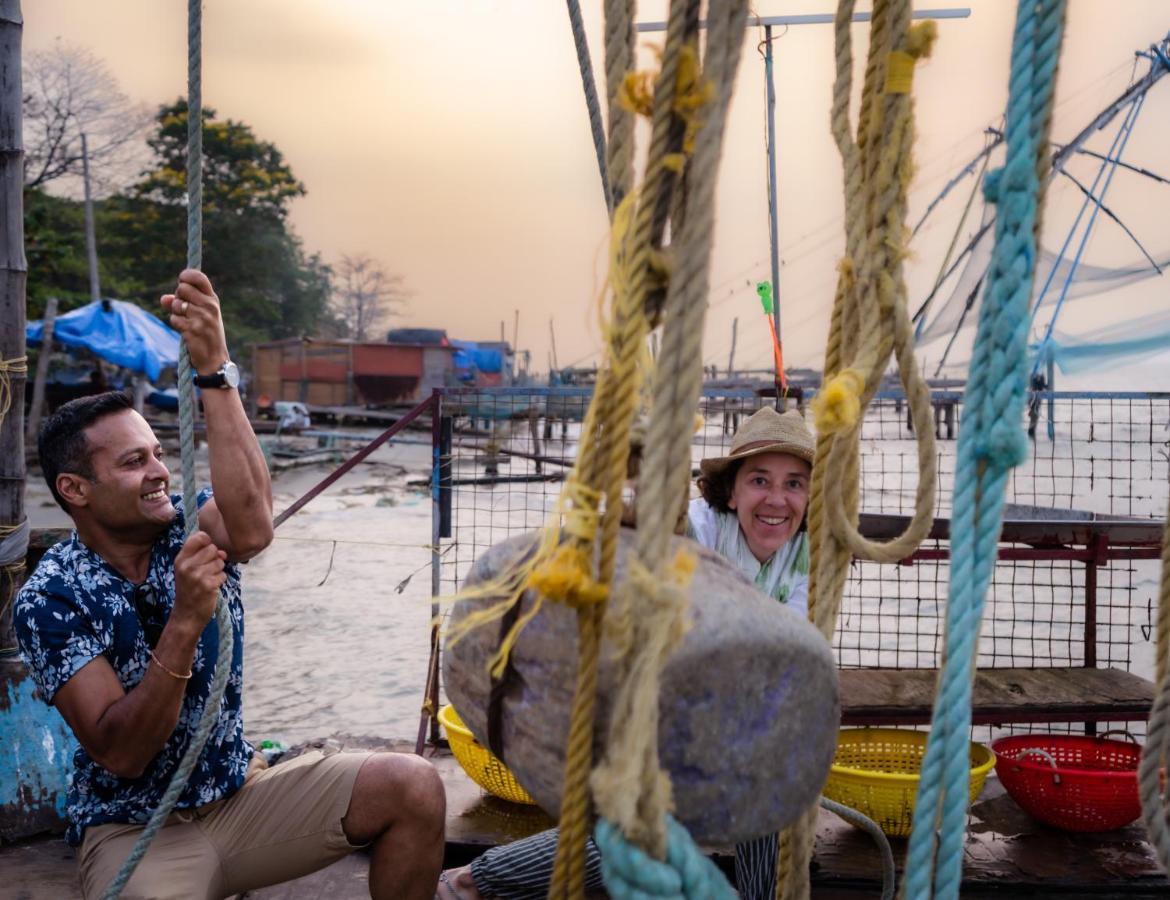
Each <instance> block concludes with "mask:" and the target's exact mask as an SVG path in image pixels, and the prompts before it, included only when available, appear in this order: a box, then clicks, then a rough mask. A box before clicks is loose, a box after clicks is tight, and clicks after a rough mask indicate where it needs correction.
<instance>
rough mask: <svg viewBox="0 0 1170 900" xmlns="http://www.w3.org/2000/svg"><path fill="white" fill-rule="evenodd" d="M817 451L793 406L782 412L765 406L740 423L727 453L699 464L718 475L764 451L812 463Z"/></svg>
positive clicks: (710, 472)
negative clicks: (742, 460) (783, 454)
mask: <svg viewBox="0 0 1170 900" xmlns="http://www.w3.org/2000/svg"><path fill="white" fill-rule="evenodd" d="M815 452H816V441H815V440H814V439H813V435H812V432H811V431H809V428H808V426H807V425H805V424H804V418H803V417H802V416H801V414H800V413H799V412H797V411H796V410H794V409H790V410H789V411H788V412H786V413H784V414H781V413H778V412H776V410H774V409H772V407H770V406H765V407H762V408H761V409H758V410H756V412H754V413H752V414H751V415H750V416H749V417H748V418H747V420H746V421H745V422H744V423H743V424H742V425H740V426H739V428H738V429H737V430H736V432H735V434H734V435H733V436H732V438H731V452H730V453H729V454H727V456H716V457H712V458H711V459H704V460H702V461H701V462H700V463H699V470H700V471H701V472H702V473H703V474H704V475H707V476H712V475H718V474H720V473H721V472H723V470H724V469H726V468H727V467H728V466H730V465H731V464H732V463H733V462H735V461H736V460H739V459H746V458H747V457H749V456H758V455H759V454H761V453H788V454H790V455H791V456H795V457H796V458H797V459H803V460H804V461H805V462H806V463H808V464H809V465H810V466H811V465H812V463H813V456H814V454H815Z"/></svg>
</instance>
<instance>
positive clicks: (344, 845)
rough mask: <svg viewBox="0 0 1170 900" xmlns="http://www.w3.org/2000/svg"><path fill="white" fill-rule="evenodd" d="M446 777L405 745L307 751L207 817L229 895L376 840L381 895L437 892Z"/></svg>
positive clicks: (374, 883) (373, 875)
mask: <svg viewBox="0 0 1170 900" xmlns="http://www.w3.org/2000/svg"><path fill="white" fill-rule="evenodd" d="M445 805H446V804H445V798H444V795H443V785H442V782H441V781H440V780H439V776H438V774H437V773H436V772H435V770H434V767H433V766H432V765H431V764H430V763H428V762H427V761H426V760H424V759H421V758H419V757H416V756H409V755H406V754H400V753H344V752H343V753H332V754H330V755H327V756H326V755H323V754H321V753H319V752H316V751H314V752H311V753H306V754H305V755H304V756H300V757H298V758H296V759H294V760H292V761H290V762H287V763H280V764H278V765H276V766H273V767H272V768H271V769H269V770H268V771H266V772H262V773H261V774H259V775H257V776H256V777H255V778H253V779H250V780H249V781H248V782H247V783H246V784H245V785H244V787H243V788H241V789H240V790H239V791H238V792H237V793H236V794H235V795H233V796H232V797H231V799H230V800H228V801H227V802H226V803H224V804H223V805H222V806H221V807H219V808H217V809H216V810H215V811H214V812H212V813H210V814H209V815H207V816H206V817H205V818H203V819H201V820H200V822H199V824H200V826H201V828H202V829H203V831H204V832H205V834H206V835H207V836H208V838H209V839H210V840H211V841H212V842H213V843H214V844H215V846H216V847H217V848H218V850H219V854H220V858H221V860H222V865H223V872H224V881H225V890H224V893H229V894H230V893H244V892H245V891H249V890H253V889H256V888H260V887H264V886H266V885H271V884H279V883H281V882H283V881H290V880H292V879H294V878H299V877H301V876H302V875H307V874H308V873H310V872H315V871H317V870H318V869H322V868H324V867H325V866H328V865H330V864H331V863H334V862H336V861H337V860H339V859H341V858H342V857H343V856H345V855H346V854H348V853H350V852H352V851H353V850H354V849H356V848H357V847H362V846H366V845H369V846H370V848H371V850H372V851H373V857H372V859H371V864H370V893H371V896H373V897H375V898H379V900H380V898H383V897H391V896H393V897H396V898H404V900H410V898H420V900H424V898H425V900H430V898H431V897H432V895H433V893H434V889H435V883H436V881H437V880H438V874H439V870H440V868H441V866H442V859H443V824H444V818H445Z"/></svg>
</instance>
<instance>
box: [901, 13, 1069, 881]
mask: <svg viewBox="0 0 1170 900" xmlns="http://www.w3.org/2000/svg"><path fill="white" fill-rule="evenodd" d="M1064 12H1065V3H1064V0H1021V2H1020V4H1019V7H1018V11H1017V17H1016V28H1015V34H1014V37H1013V43H1012V66H1011V83H1010V90H1009V100H1008V114H1007V128H1006V135H1007V162H1006V165H1005V167H1004V168H1003V169H1002V170H999V171H996V172H993V173H991V175H990V176H989V177H988V179H987V181H986V184H985V193H986V195H987V197H988V199H989V200H991V201H993V202H995V203H996V204H997V205H998V207H999V211H998V214H997V215H996V222H995V227H996V241H995V249H994V251H993V255H992V264H991V268H990V274H989V279H988V288H987V292H986V294H985V297H984V302H983V306H982V309H981V310H980V315H979V327H978V332H977V335H976V341H975V347H974V351H973V354H972V358H971V365H970V370H969V373H968V381H967V389H966V401H965V403H964V414H963V427H962V428H961V429H960V432H959V446H958V464H957V467H956V474H955V492H954V503H953V510H954V511H953V513H952V519H951V522H952V525H951V573H950V600H949V603H948V607H947V620H946V642H945V647H944V651H943V656H944V658H943V668H942V672H941V673H940V677H939V688H938V695H937V697H936V699H935V706H934V716H933V720H932V727H931V733H930V739H929V741H928V743H927V750H926V755H925V758H924V759H923V765H922V775H921V780H920V783H919V789H918V796H917V799H916V802H915V815H914V826H913V830H912V833H911V836H910V846H909V851H908V856H907V864H906V877H905V881H904V883H903V892H904V895H905V896H906V897H908V898H916V900H917V898H927V897H931V898H954V897H958V895H959V886H960V882H961V878H962V852H963V832H964V828H965V824H966V813H967V804H968V802H969V780H970V760H969V752H968V749H967V744H968V739H969V738H968V735H969V730H970V724H971V690H972V682H973V678H974V669H975V653H976V650H977V644H978V637H979V630H980V620H981V617H982V612H983V603H984V600H985V597H986V593H987V589H988V586H989V584H990V580H991V574H992V571H993V569H994V566H995V559H996V549H997V543H998V539H999V532H1000V525H1001V520H1002V513H1003V503H1004V492H1005V489H1006V485H1007V479H1008V474H1009V473H1010V471H1011V469H1012V467H1013V466H1015V465H1017V464H1019V463H1020V462H1021V461H1022V460H1023V459H1024V458H1025V456H1026V455H1027V438H1026V437H1025V436H1024V433H1023V431H1022V429H1021V427H1020V422H1021V419H1022V414H1023V405H1024V400H1025V395H1026V389H1027V385H1026V380H1027V327H1028V304H1029V298H1030V296H1031V289H1032V278H1033V274H1034V260H1035V253H1036V221H1037V209H1038V207H1039V206H1040V205H1041V204H1042V201H1043V185H1044V179H1043V178H1042V177H1041V173H1042V172H1043V171H1044V168H1043V166H1042V165H1041V158H1042V157H1043V159H1044V160H1047V156H1046V155H1045V154H1046V153H1047V145H1048V130H1047V129H1048V127H1049V125H1050V123H1051V107H1052V96H1051V95H1052V93H1053V91H1054V88H1055V81H1056V78H1055V76H1056V67H1057V59H1058V57H1059V52H1058V51H1059V47H1060V41H1061V36H1062V32H1063V25H1064Z"/></svg>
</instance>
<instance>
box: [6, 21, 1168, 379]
mask: <svg viewBox="0 0 1170 900" xmlns="http://www.w3.org/2000/svg"><path fill="white" fill-rule="evenodd" d="M963 5H966V6H969V7H970V9H971V15H970V17H969V18H966V19H962V20H957V21H942V22H940V25H939V40H938V43H937V45H936V48H935V52H934V56H933V58H932V59H931V60H930V61H929V62H927V63H926V64H925V65H924V66H921V67H920V69H919V71H918V73H917V75H916V79H915V95H916V98H917V101H918V106H917V115H918V131H919V140H918V144H917V146H916V158H917V161H918V175H917V178H916V181H915V183H914V186H913V194H912V211H911V221H915V220H916V219H917V217H918V214H919V213H920V212H921V211H922V210H923V209H924V208H925V205H926V204H927V203H928V202H929V201H930V200H931V199H932V198H933V197H934V196H935V195H936V194H937V193H938V191H939V190H940V189H941V187H942V185H943V184H944V183H945V182H946V181H947V179H948V178H949V177H950V176H951V175H953V174H954V173H955V172H957V171H958V169H959V168H960V167H961V166H962V165H963V164H965V163H966V162H967V161H968V160H969V159H970V158H971V157H973V156H974V155H975V154H976V153H977V152H978V150H979V148H980V147H981V146H982V141H983V129H984V128H985V127H987V126H989V125H995V124H998V121H997V120H998V118H999V116H1000V115H1001V113H1002V110H1003V107H1004V105H1005V101H1006V93H1007V77H1008V55H1009V49H1010V42H1011V29H1012V20H1013V16H1014V8H1015V4H1014V3H1011V2H1009V0H969V2H968V3H966V4H961V3H948V2H942V0H936V2H931V3H921V4H918V6H919V7H921V8H928V7H935V8H937V7H958V6H963ZM22 6H23V13H24V17H25V26H24V46H25V49H26V51H27V50H34V49H43V48H46V47H49V46H50V45H51V44H52V42H53V41H54V40H57V39H60V40H62V41H65V42H68V43H71V44H76V45H80V46H83V47H85V48H87V49H89V50H91V51H92V52H93V53H94V54H96V55H97V56H98V57H99V58H100V59H102V60H103V61H104V62H105V63H106V64H107V65H108V66H109V68H110V70H111V71H112V72H113V73H114V75H115V76H116V78H117V79H118V81H119V83H120V84H121V86H122V88H123V90H125V91H126V93H127V94H128V95H130V96H131V97H132V98H133V99H135V100H139V101H141V102H143V103H146V104H149V105H152V106H153V105H155V104H159V103H163V102H167V101H170V100H173V99H174V98H175V97H177V96H179V95H180V94H182V93H183V92H185V89H186V87H185V85H186V3H185V2H182V0H105V2H101V3H95V2H92V0H24V2H23V4H22ZM582 6H583V7H584V11H585V17H586V25H587V28H588V32H589V40H590V44H591V49H592V51H593V58H594V65H595V67H596V70H597V71H598V73H599V77H600V73H601V71H602V69H603V65H602V62H601V56H602V36H601V11H600V7H601V4H600V3H591V2H588V0H583V2H582ZM832 8H833V6H832V3H831V2H830V0H817V2H814V0H757V2H756V3H755V6H754V9H755V11H756V12H757V13H758V14H760V15H779V14H785V13H808V12H831V11H832ZM859 8H862V9H865V8H868V5H866V4H859ZM665 12H666V3H665V2H661V0H660V2H646V3H643V4H641V5H640V10H639V19H640V20H657V19H661V18H663V17H664V15H665ZM204 15H205V22H204V56H205V61H204V102H205V104H207V105H208V106H212V107H214V108H215V109H216V110H217V112H218V113H219V114H220V115H221V116H226V117H231V118H234V119H238V120H242V121H244V122H247V123H248V124H250V125H251V126H252V127H253V128H254V129H255V131H256V132H257V134H258V135H259V136H260V137H262V138H264V139H267V140H270V141H273V142H274V143H275V144H276V145H277V146H278V147H279V148H280V149H281V150H282V151H283V152H284V154H285V156H286V159H287V161H288V162H289V164H290V165H291V167H292V169H293V171H294V172H295V173H296V175H297V176H298V177H299V178H300V179H301V180H302V181H304V182H305V184H306V186H307V188H308V195H307V196H306V197H305V198H303V199H300V200H297V201H295V203H294V205H293V210H292V223H293V226H294V228H295V229H296V231H297V232H298V233H299V234H300V235H301V237H302V238H303V239H304V241H305V245H306V248H307V249H308V250H310V251H320V252H321V253H322V254H323V255H324V256H325V258H326V259H327V260H330V261H336V260H337V259H338V258H339V257H340V255H341V254H343V253H350V254H353V253H368V254H371V255H373V256H375V257H376V258H378V259H379V260H381V261H382V262H383V263H384V264H385V266H386V267H387V268H388V269H389V270H391V271H393V272H396V273H399V274H401V275H402V276H403V278H404V279H405V282H406V285H407V287H408V288H409V290H410V291H411V292H412V295H413V297H412V300H411V303H410V307H409V309H408V311H407V313H406V315H405V316H404V317H403V319H402V320H401V324H407V325H427V326H437V327H444V328H446V329H447V331H448V332H449V333H450V334H451V335H452V336H455V337H461V338H467V339H472V340H475V339H492V338H498V336H499V331H500V322H501V320H504V321H506V323H507V333H508V337H509V338H511V334H512V328H513V315H514V310H519V334H518V338H519V340H518V344H519V346H520V347H521V348H526V349H529V350H530V351H531V352H532V362H533V368H534V369H537V370H543V369H546V368H547V366H548V361H549V319H550V318H551V319H552V320H553V321H554V323H555V329H556V342H557V353H558V361H559V363H560V364H561V365H562V366H563V365H567V364H571V363H577V364H588V363H590V362H593V361H595V360H596V358H597V357H596V352H597V349H598V347H599V344H600V336H599V330H598V326H597V324H596V315H595V313H594V307H595V303H596V297H597V293H598V288H599V285H600V284H601V282H602V279H603V277H604V273H603V271H602V266H603V264H604V254H603V253H602V248H603V246H604V243H605V235H606V216H605V210H604V206H603V202H602V198H601V191H600V187H599V180H598V176H597V172H596V164H595V161H594V155H593V148H592V144H591V141H590V134H589V128H588V123H587V119H586V111H585V103H584V98H583V95H582V91H581V83H580V76H579V74H578V71H577V63H576V58H575V53H574V48H573V42H572V36H571V33H570V30H569V23H568V16H567V14H566V10H565V4H564V3H562V2H560V0H392V2H387V0H328V2H326V0H207V2H206V4H205V13H204ZM781 31H783V29H777V34H779V33H780V32H781ZM1167 31H1170V3H1167V2H1165V0H1071V2H1070V13H1069V22H1068V30H1067V36H1066V41H1065V49H1064V56H1063V58H1062V62H1061V69H1060V81H1059V86H1058V92H1057V102H1058V108H1057V116H1056V120H1055V127H1054V131H1053V137H1054V139H1055V140H1056V141H1058V142H1059V141H1063V140H1067V139H1068V138H1070V137H1071V136H1072V135H1073V134H1075V133H1076V132H1077V131H1078V130H1079V129H1080V128H1081V127H1082V126H1083V125H1084V124H1085V123H1086V122H1087V121H1088V120H1089V119H1090V118H1091V117H1092V116H1093V115H1094V114H1095V113H1096V112H1097V111H1098V110H1099V109H1100V108H1101V107H1103V106H1105V105H1106V104H1107V103H1108V102H1109V101H1110V100H1111V99H1113V98H1114V97H1115V96H1117V95H1118V94H1120V93H1121V91H1122V90H1124V88H1125V86H1126V84H1127V83H1128V81H1129V79H1130V77H1131V74H1132V72H1133V65H1134V56H1133V53H1134V51H1135V50H1138V49H1142V48H1145V47H1147V46H1149V45H1150V44H1151V43H1152V42H1154V41H1156V40H1158V39H1160V38H1161V37H1163V36H1164V35H1165V34H1166V33H1167ZM761 37H762V31H761V30H760V29H756V28H750V29H748V30H747V31H745V34H744V40H745V41H746V42H747V46H745V50H744V56H743V62H742V65H741V69H740V77H739V82H738V87H737V92H736V97H735V100H734V106H733V109H732V114H731V120H730V123H729V129H728V134H727V142H726V147H725V152H724V163H723V167H722V173H721V179H720V186H719V209H718V219H717V234H716V245H715V251H714V254H715V255H714V268H713V272H712V287H711V295H710V301H711V310H710V315H709V317H708V330H707V335H706V343H705V350H704V357H705V361H706V362H707V363H708V364H717V365H719V366H720V367H723V366H726V365H727V356H728V349H729V344H730V330H731V322H732V319H733V318H735V317H738V318H739V344H738V350H737V357H736V362H737V364H738V365H739V366H749V365H754V366H765V365H767V364H768V363H769V360H770V352H769V346H770V344H769V341H770V339H769V337H768V335H767V329H766V324H765V322H764V318H763V313H762V311H761V310H760V307H759V304H758V300H757V298H756V294H755V290H754V284H755V282H756V281H757V280H761V279H765V278H768V277H769V264H768V208H767V195H766V186H765V159H766V157H765V140H764V109H765V107H764V75H763V63H762V57H761V56H760V54H759V53H757V50H756V46H757V44H758V42H759V41H760V39H761ZM656 40H660V36H655V35H644V36H642V40H641V44H642V45H643V47H644V48H649V47H650V45H651V44H652V43H654V42H655V41H656ZM854 40H855V47H856V50H855V55H857V56H859V57H863V56H864V42H865V41H867V40H868V28H867V26H864V25H858V26H855V28H854ZM774 47H775V53H776V89H777V108H776V120H777V132H778V140H777V150H778V167H779V181H778V185H779V211H780V255H781V259H782V263H783V264H782V268H781V275H780V284H779V295H780V298H781V304H782V327H783V335H784V344H785V353H786V359H787V361H788V362H789V364H790V365H803V366H812V367H819V365H820V360H821V357H822V355H823V347H824V339H825V332H826V328H827V318H828V308H829V303H830V302H831V295H832V287H833V280H834V266H835V262H836V259H837V256H838V255H839V253H840V250H841V246H842V243H843V240H842V235H843V223H842V210H843V201H842V195H841V167H840V162H839V158H838V155H837V152H836V149H835V147H834V145H833V143H832V140H831V137H830V135H829V97H830V88H831V81H832V75H833V56H832V51H833V48H832V28H831V26H802V27H793V28H790V29H789V30H788V31H787V32H785V33H783V35H782V36H780V37H779V38H778V40H776V41H775V43H774ZM641 57H642V59H641V62H642V65H643V66H645V67H648V66H650V65H651V64H652V62H653V55H652V54H651V53H650V52H649V50H648V49H644V50H643V52H642V54H641ZM1144 71H1145V63H1142V64H1141V66H1140V68H1139V72H1144ZM602 90H603V88H602ZM1111 137H1112V131H1110V132H1109V133H1108V134H1107V135H1106V136H1105V137H1104V138H1101V137H1099V138H1098V139H1097V140H1096V141H1094V142H1093V143H1092V144H1090V146H1092V147H1093V148H1094V149H1097V150H1100V151H1104V150H1105V149H1106V148H1107V146H1108V143H1107V141H1108V139H1110V138H1111ZM1168 147H1170V77H1168V78H1166V79H1164V81H1163V82H1161V83H1160V84H1159V85H1157V86H1156V87H1155V88H1154V89H1153V90H1152V91H1151V93H1150V96H1149V100H1148V102H1147V103H1146V107H1145V110H1144V112H1143V113H1142V119H1141V120H1140V121H1139V123H1138V126H1137V128H1136V129H1135V132H1134V135H1133V138H1132V140H1131V141H1130V143H1129V146H1128V148H1127V151H1126V159H1127V161H1129V162H1132V163H1134V164H1136V165H1141V166H1145V167H1147V168H1149V169H1152V170H1153V171H1155V172H1159V173H1160V174H1163V175H1170V150H1168V149H1167V148H1168ZM1073 168H1074V169H1075V171H1076V174H1077V175H1078V177H1079V178H1080V179H1081V180H1082V181H1085V180H1091V178H1092V173H1093V167H1092V164H1091V161H1087V160H1079V161H1077V162H1075V163H1074V166H1073ZM1167 191H1170V186H1167V185H1154V184H1152V183H1151V182H1147V181H1144V180H1142V179H1140V178H1138V177H1137V176H1133V175H1127V174H1126V173H1119V175H1118V176H1117V179H1116V182H1115V185H1114V187H1113V188H1112V192H1111V194H1110V198H1109V203H1110V205H1111V207H1112V208H1113V209H1114V210H1116V211H1117V212H1118V213H1119V215H1121V216H1122V218H1123V219H1124V220H1125V221H1126V224H1128V225H1129V227H1130V228H1131V229H1133V230H1134V232H1136V233H1137V235H1138V236H1139V237H1140V238H1141V239H1142V240H1143V242H1144V243H1145V244H1146V246H1147V248H1148V249H1149V250H1150V251H1151V252H1153V253H1154V254H1155V256H1156V255H1157V253H1158V252H1160V251H1166V250H1167V249H1168V245H1170V234H1168V232H1167V229H1166V227H1165V210H1166V209H1167V193H1166V192H1167ZM956 195H957V196H959V197H960V198H965V196H966V190H965V188H964V189H960V190H958V191H956ZM1051 201H1052V203H1051V208H1050V212H1049V215H1048V216H1047V218H1046V227H1047V234H1048V240H1047V242H1046V243H1048V244H1049V245H1053V244H1056V243H1058V242H1059V240H1060V239H1061V238H1062V237H1063V234H1064V231H1065V230H1066V229H1067V227H1068V224H1069V222H1070V221H1071V219H1072V216H1073V215H1075V213H1076V209H1077V205H1078V204H1079V195H1078V194H1077V192H1076V189H1075V187H1072V186H1071V185H1068V184H1065V183H1061V182H1057V183H1056V184H1055V186H1054V189H1053V192H1052V195H1051ZM961 202H962V199H960V200H959V201H958V202H957V203H956V204H954V208H953V209H951V210H943V211H942V214H941V215H939V216H938V217H936V218H935V219H934V220H933V224H932V225H930V226H929V227H928V228H927V229H925V230H924V231H923V232H922V233H921V234H920V236H919V238H918V239H917V240H916V241H915V243H914V245H913V248H912V249H913V256H912V258H911V259H910V260H909V262H908V277H909V281H910V285H911V303H912V305H917V302H918V301H920V300H921V298H922V296H923V295H924V293H925V291H926V290H927V289H928V288H929V286H930V284H931V282H932V281H933V279H934V277H935V274H936V272H937V270H938V266H939V262H940V260H941V257H942V254H943V253H944V252H945V249H946V246H947V244H948V243H949V242H950V240H951V237H952V234H953V232H954V228H955V225H956V223H957V221H958V219H957V217H958V213H959V209H960V207H961ZM176 240H179V241H181V240H182V236H181V235H176ZM99 241H100V236H99ZM1137 257H1138V252H1137V250H1136V248H1134V247H1133V245H1132V244H1130V243H1128V239H1125V238H1124V237H1122V236H1121V233H1120V230H1119V229H1117V228H1116V226H1110V225H1107V224H1104V223H1103V224H1102V225H1101V226H1100V228H1099V234H1098V236H1097V237H1096V238H1095V239H1094V242H1093V243H1092V244H1091V245H1090V247H1089V252H1088V254H1087V259H1088V260H1089V261H1090V262H1093V263H1096V264H1100V265H1120V264H1123V263H1128V262H1131V261H1133V260H1135V259H1136V258H1137ZM35 277H36V273H35V272H32V273H30V278H33V279H35ZM224 301H225V302H231V298H230V297H225V298H224ZM1167 301H1170V284H1168V283H1167V281H1166V279H1165V278H1162V279H1154V280H1152V281H1147V282H1144V283H1142V284H1140V285H1137V286H1134V287H1131V288H1127V289H1125V290H1124V291H1119V292H1117V293H1115V294H1112V295H1110V296H1109V297H1108V298H1103V297H1101V296H1098V297H1092V298H1086V299H1083V300H1078V301H1077V302H1076V303H1075V304H1074V305H1073V306H1071V307H1070V308H1069V310H1068V313H1067V316H1066V318H1064V319H1062V325H1061V327H1062V330H1066V331H1074V332H1075V331H1076V330H1077V329H1086V328H1091V327H1097V326H1100V325H1102V324H1106V323H1109V322H1112V321H1117V320H1120V319H1125V318H1130V317H1136V316H1138V315H1141V314H1145V313H1148V312H1151V311H1154V310H1156V309H1166V308H1167V307H1168V306H1170V303H1168V302H1167ZM940 351H941V347H939V346H927V347H924V348H923V349H922V355H923V358H924V359H925V360H926V361H927V362H928V363H929V362H930V361H931V360H935V359H937V357H938V354H939V352H940ZM1166 359H1167V357H1166V356H1163V357H1162V364H1161V365H1150V364H1147V365H1146V366H1145V367H1144V368H1141V369H1140V373H1139V374H1137V375H1135V374H1134V373H1133V372H1129V373H1124V372H1121V371H1120V370H1117V369H1113V370H1111V371H1109V372H1108V373H1106V374H1105V375H1103V376H1101V377H1099V378H1097V379H1096V380H1095V382H1094V384H1099V385H1104V386H1118V387H1120V386H1127V387H1143V388H1158V387H1160V388H1162V389H1167V388H1170V375H1168V374H1167V373H1170V366H1167V365H1165V361H1166ZM932 368H933V367H932ZM1134 371H1138V370H1136V369H1135V370H1134ZM1135 378H1140V379H1141V383H1140V384H1137V383H1135V382H1134V379H1135ZM1158 378H1160V379H1161V381H1160V382H1159V381H1158ZM1111 379H1112V380H1111ZM1119 380H1120V381H1121V382H1122V383H1118V381H1119ZM1064 386H1067V385H1064Z"/></svg>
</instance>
